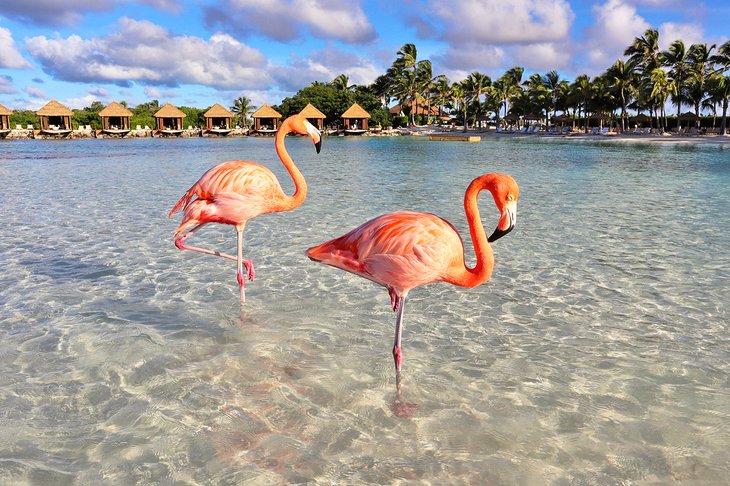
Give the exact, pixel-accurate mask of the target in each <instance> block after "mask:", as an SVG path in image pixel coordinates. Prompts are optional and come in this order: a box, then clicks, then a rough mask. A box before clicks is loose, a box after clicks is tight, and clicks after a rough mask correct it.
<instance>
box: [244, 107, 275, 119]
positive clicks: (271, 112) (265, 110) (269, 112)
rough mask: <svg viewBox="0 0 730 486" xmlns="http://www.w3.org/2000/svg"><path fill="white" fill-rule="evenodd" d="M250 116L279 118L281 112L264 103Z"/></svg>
mask: <svg viewBox="0 0 730 486" xmlns="http://www.w3.org/2000/svg"><path fill="white" fill-rule="evenodd" d="M251 117H252V118H281V113H279V112H278V111H276V110H275V109H273V108H272V107H270V106H269V105H264V106H262V107H261V108H259V109H258V110H256V111H255V112H254V114H253V115H251Z"/></svg>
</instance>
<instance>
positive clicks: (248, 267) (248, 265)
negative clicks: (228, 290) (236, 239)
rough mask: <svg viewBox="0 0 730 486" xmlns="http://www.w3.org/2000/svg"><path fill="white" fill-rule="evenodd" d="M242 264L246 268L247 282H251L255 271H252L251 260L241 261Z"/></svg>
mask: <svg viewBox="0 0 730 486" xmlns="http://www.w3.org/2000/svg"><path fill="white" fill-rule="evenodd" d="M243 264H244V265H245V266H246V274H247V275H246V276H247V277H248V279H249V280H253V279H254V277H255V276H256V271H255V270H254V269H253V262H252V261H251V260H243Z"/></svg>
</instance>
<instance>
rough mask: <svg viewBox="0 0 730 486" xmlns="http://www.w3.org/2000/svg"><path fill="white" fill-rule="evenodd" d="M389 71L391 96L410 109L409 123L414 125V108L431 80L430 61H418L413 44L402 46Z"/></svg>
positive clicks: (431, 69)
mask: <svg viewBox="0 0 730 486" xmlns="http://www.w3.org/2000/svg"><path fill="white" fill-rule="evenodd" d="M397 55H398V57H397V58H396V60H395V61H393V65H392V66H391V69H390V70H389V72H390V74H391V75H392V77H393V88H394V89H393V94H394V95H395V97H397V98H398V100H399V101H400V103H401V105H402V106H404V107H410V118H411V123H415V115H416V111H417V110H416V106H417V104H418V99H419V98H422V97H423V96H422V93H424V92H425V91H426V90H427V89H428V86H429V84H430V83H431V81H432V79H433V68H432V65H431V61H429V60H422V61H419V60H418V51H417V49H416V46H415V45H414V44H404V45H403V47H401V48H400V50H399V51H398V54H397Z"/></svg>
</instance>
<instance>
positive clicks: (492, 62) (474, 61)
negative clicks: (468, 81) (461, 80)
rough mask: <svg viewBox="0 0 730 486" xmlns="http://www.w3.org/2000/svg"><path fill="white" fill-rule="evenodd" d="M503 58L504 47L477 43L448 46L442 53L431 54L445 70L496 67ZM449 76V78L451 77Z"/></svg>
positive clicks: (472, 69) (501, 63) (469, 70)
mask: <svg viewBox="0 0 730 486" xmlns="http://www.w3.org/2000/svg"><path fill="white" fill-rule="evenodd" d="M504 60H505V49H503V48H501V47H496V46H492V45H488V44H478V43H477V44H473V43H469V44H462V45H459V46H450V47H449V48H448V49H447V50H446V52H445V53H444V54H439V55H435V56H433V61H434V62H436V63H437V64H438V66H439V67H441V66H443V67H444V68H446V69H447V70H453V71H461V70H465V71H468V72H471V71H478V70H488V69H490V68H497V67H500V66H502V65H503V63H504ZM454 74H456V73H454ZM449 78H450V79H451V77H449ZM454 79H456V78H454Z"/></svg>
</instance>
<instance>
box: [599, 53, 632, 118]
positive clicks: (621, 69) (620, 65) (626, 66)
mask: <svg viewBox="0 0 730 486" xmlns="http://www.w3.org/2000/svg"><path fill="white" fill-rule="evenodd" d="M606 77H607V78H608V79H609V80H610V84H611V85H612V86H613V87H614V88H615V89H616V90H617V91H618V93H619V99H620V100H621V131H622V132H623V131H626V126H627V123H628V121H627V116H626V106H627V105H628V103H629V99H630V97H632V96H633V93H634V92H635V91H636V82H637V76H636V73H635V71H634V65H633V63H632V62H631V61H629V62H624V61H621V60H618V61H616V62H615V63H613V66H611V67H610V68H609V69H608V71H607V72H606Z"/></svg>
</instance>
